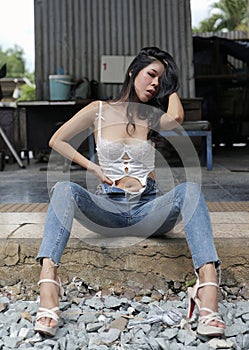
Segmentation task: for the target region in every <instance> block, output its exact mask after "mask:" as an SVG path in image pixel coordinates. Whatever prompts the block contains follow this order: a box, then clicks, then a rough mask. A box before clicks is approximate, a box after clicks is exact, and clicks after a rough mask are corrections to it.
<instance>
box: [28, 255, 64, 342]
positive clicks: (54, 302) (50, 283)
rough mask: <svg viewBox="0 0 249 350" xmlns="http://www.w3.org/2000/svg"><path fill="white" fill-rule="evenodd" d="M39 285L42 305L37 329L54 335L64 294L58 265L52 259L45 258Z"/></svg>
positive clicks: (37, 320) (38, 314)
mask: <svg viewBox="0 0 249 350" xmlns="http://www.w3.org/2000/svg"><path fill="white" fill-rule="evenodd" d="M39 286H40V307H39V310H38V313H37V319H36V324H35V330H36V331H38V332H40V333H43V334H46V335H54V334H55V332H56V329H57V327H58V315H59V299H60V297H61V296H62V295H61V294H62V287H61V286H60V281H59V279H58V277H57V266H56V265H55V264H54V263H53V262H52V261H51V260H50V259H46V258H44V259H43V264H42V270H41V274H40V281H39Z"/></svg>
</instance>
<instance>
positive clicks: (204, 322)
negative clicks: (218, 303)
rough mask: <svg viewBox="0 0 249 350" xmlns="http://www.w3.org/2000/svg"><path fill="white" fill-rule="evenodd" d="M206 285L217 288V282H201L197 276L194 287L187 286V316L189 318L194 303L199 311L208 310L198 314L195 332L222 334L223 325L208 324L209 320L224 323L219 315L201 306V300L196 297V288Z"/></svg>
mask: <svg viewBox="0 0 249 350" xmlns="http://www.w3.org/2000/svg"><path fill="white" fill-rule="evenodd" d="M206 286H214V287H216V288H219V286H218V284H217V283H214V282H206V283H201V284H200V281H199V278H197V281H196V284H195V285H194V287H189V288H188V298H189V307H188V315H187V316H188V318H189V319H191V318H192V315H193V312H194V308H195V305H196V306H197V308H198V310H199V312H200V311H206V312H208V314H207V315H204V316H199V322H198V326H197V333H198V334H200V335H205V336H208V337H220V336H222V335H223V334H224V331H225V328H223V327H217V326H212V325H210V322H213V321H216V322H218V323H223V324H224V323H225V322H224V321H223V320H222V319H221V317H220V316H219V314H218V312H215V311H213V310H211V309H209V308H207V307H201V301H200V299H199V298H198V297H197V292H198V289H200V288H203V287H206Z"/></svg>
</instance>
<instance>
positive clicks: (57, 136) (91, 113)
mask: <svg viewBox="0 0 249 350" xmlns="http://www.w3.org/2000/svg"><path fill="white" fill-rule="evenodd" d="M98 109H99V103H98V101H96V102H92V103H90V104H89V105H87V106H86V107H84V108H82V109H81V110H80V111H79V112H78V113H76V114H75V115H74V116H73V117H72V118H71V119H69V120H68V121H67V122H66V123H64V124H63V125H62V126H61V127H60V128H59V129H58V130H57V131H56V132H55V133H54V135H53V136H52V137H51V139H50V141H49V146H50V147H51V148H53V149H54V150H55V151H57V152H58V153H60V154H61V155H62V156H63V157H65V158H67V159H69V160H71V161H72V162H74V163H76V164H79V165H80V166H82V167H83V168H85V169H87V170H90V171H92V172H93V173H94V174H95V175H96V176H97V177H98V178H99V179H100V181H102V182H103V181H104V182H107V183H110V180H109V179H107V178H105V176H104V174H103V172H102V170H101V168H100V167H99V166H98V165H97V164H95V163H93V162H91V161H90V160H89V159H87V158H86V157H85V156H83V155H82V154H81V153H80V152H79V151H78V150H77V149H75V148H74V147H73V146H72V145H71V144H70V140H71V139H72V138H73V137H74V136H76V135H79V134H80V133H81V132H83V131H85V130H87V129H89V128H90V127H93V125H94V122H95V120H96V114H97V113H98ZM82 141H83V139H82ZM111 183H112V182H111ZM111 183H110V184H111Z"/></svg>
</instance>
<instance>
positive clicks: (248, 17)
mask: <svg viewBox="0 0 249 350" xmlns="http://www.w3.org/2000/svg"><path fill="white" fill-rule="evenodd" d="M247 37H248V39H249V0H247Z"/></svg>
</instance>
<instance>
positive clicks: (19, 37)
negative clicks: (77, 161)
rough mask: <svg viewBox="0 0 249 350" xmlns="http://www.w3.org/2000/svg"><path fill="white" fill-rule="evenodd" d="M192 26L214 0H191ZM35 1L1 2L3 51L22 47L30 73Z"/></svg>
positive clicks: (33, 55) (1, 42)
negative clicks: (16, 46) (15, 46)
mask: <svg viewBox="0 0 249 350" xmlns="http://www.w3.org/2000/svg"><path fill="white" fill-rule="evenodd" d="M190 1H191V12H192V26H194V27H196V26H198V24H199V22H200V21H201V20H203V19H204V18H207V17H209V15H210V4H212V3H214V0H190ZM33 3H34V0H0V11H1V19H0V33H2V34H1V35H0V47H1V49H2V50H4V51H5V50H7V49H9V48H14V45H18V46H20V47H21V48H22V49H23V51H24V59H25V62H26V67H27V70H28V71H29V72H33V71H34V66H35V43H34V40H35V39H34V4H33Z"/></svg>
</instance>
